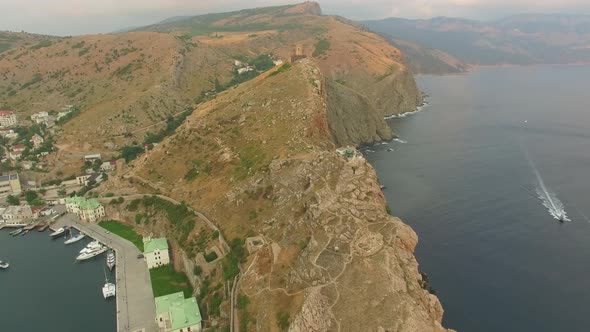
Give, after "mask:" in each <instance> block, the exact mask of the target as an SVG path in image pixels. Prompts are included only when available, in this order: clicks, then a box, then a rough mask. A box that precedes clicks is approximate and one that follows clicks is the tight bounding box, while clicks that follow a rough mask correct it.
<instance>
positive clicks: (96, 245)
mask: <svg viewBox="0 0 590 332" xmlns="http://www.w3.org/2000/svg"><path fill="white" fill-rule="evenodd" d="M100 248H102V244H101V243H100V242H98V241H96V240H95V241H92V242H90V243H88V244H87V245H86V247H85V248H84V249H82V250H80V254H87V253H89V252H92V251H94V250H97V249H100Z"/></svg>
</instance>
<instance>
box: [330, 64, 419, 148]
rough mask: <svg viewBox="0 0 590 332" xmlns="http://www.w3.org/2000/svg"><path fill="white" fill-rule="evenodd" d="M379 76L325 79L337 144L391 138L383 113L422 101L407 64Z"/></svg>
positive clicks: (409, 108) (413, 106)
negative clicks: (395, 70) (406, 67)
mask: <svg viewBox="0 0 590 332" xmlns="http://www.w3.org/2000/svg"><path fill="white" fill-rule="evenodd" d="M383 75H384V76H385V77H379V78H377V79H375V78H373V77H366V75H354V74H350V75H347V76H346V78H342V77H341V78H339V79H336V80H334V79H329V78H328V79H326V100H327V103H328V119H329V126H330V130H331V132H332V135H333V136H334V141H335V142H336V143H337V144H338V145H357V144H363V143H373V142H376V141H382V140H389V139H391V138H392V137H393V136H394V133H393V132H392V131H391V128H390V127H389V125H387V123H386V122H385V120H384V117H386V116H389V115H396V114H401V113H405V112H410V111H413V110H415V109H416V106H417V105H419V104H420V103H421V102H422V95H421V93H420V91H419V90H418V88H417V87H416V82H415V81H414V77H413V76H412V74H411V73H410V72H409V71H408V70H406V69H405V68H401V69H400V70H399V71H398V72H395V73H387V72H386V73H385V74H383Z"/></svg>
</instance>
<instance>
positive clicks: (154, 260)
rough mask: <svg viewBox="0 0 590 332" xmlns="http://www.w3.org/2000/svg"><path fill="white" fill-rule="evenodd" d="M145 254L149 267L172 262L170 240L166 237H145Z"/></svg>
mask: <svg viewBox="0 0 590 332" xmlns="http://www.w3.org/2000/svg"><path fill="white" fill-rule="evenodd" d="M143 256H144V258H145V261H146V263H147V266H148V269H153V268H155V267H160V266H164V265H168V264H170V254H169V253H168V241H167V240H166V238H163V237H162V238H158V239H152V238H151V237H144V238H143Z"/></svg>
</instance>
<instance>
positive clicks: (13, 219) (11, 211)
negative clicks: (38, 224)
mask: <svg viewBox="0 0 590 332" xmlns="http://www.w3.org/2000/svg"><path fill="white" fill-rule="evenodd" d="M38 216H39V215H38V214H35V213H33V210H32V209H31V206H29V205H11V206H9V207H8V208H6V209H5V210H4V212H3V213H2V219H3V220H4V224H5V225H6V226H12V227H15V226H24V225H26V224H28V223H30V222H31V220H33V219H37V217H38Z"/></svg>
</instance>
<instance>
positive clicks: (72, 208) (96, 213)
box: [66, 196, 105, 222]
mask: <svg viewBox="0 0 590 332" xmlns="http://www.w3.org/2000/svg"><path fill="white" fill-rule="evenodd" d="M66 211H67V212H69V213H75V214H77V215H78V217H79V218H80V219H82V220H84V221H88V222H95V221H97V220H98V219H100V218H102V217H104V216H105V210H104V206H102V205H101V204H100V203H99V202H98V201H97V200H96V199H93V198H91V199H86V198H84V197H78V196H74V197H69V198H66Z"/></svg>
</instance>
